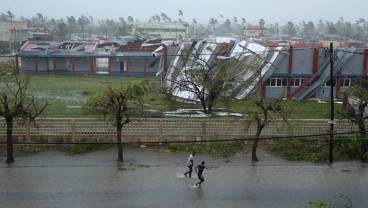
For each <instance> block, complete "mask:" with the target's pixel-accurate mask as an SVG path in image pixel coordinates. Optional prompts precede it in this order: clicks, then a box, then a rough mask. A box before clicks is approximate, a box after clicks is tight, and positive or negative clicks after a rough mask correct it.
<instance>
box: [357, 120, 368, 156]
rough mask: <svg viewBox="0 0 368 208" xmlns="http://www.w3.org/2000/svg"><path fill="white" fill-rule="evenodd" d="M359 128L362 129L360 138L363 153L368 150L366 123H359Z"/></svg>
mask: <svg viewBox="0 0 368 208" xmlns="http://www.w3.org/2000/svg"><path fill="white" fill-rule="evenodd" d="M359 130H360V140H361V144H362V150H363V153H366V152H367V151H368V141H367V140H366V139H365V137H366V128H365V123H364V122H363V124H359Z"/></svg>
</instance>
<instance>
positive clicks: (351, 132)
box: [0, 131, 368, 145]
mask: <svg viewBox="0 0 368 208" xmlns="http://www.w3.org/2000/svg"><path fill="white" fill-rule="evenodd" d="M365 132H368V131H365ZM360 133H362V132H360V131H350V132H340V133H333V134H334V135H336V136H338V135H340V136H343V135H353V134H360ZM325 136H326V137H327V136H330V133H323V134H308V135H297V136H271V137H258V138H256V137H255V136H252V137H248V138H234V139H206V140H203V141H198V140H189V141H154V142H153V141H152V142H142V141H139V142H13V144H14V145H73V144H74V145H81V144H91V145H116V144H160V145H161V144H185V143H191V144H193V143H208V142H209V143H211V142H234V141H253V140H256V139H258V140H275V139H276V140H277V139H293V138H299V139H302V138H311V137H313V138H315V137H325ZM364 139H368V138H364ZM0 144H7V142H0Z"/></svg>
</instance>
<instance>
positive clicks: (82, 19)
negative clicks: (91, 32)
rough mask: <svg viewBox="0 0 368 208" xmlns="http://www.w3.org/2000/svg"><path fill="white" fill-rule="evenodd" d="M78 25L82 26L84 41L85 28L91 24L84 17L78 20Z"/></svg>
mask: <svg viewBox="0 0 368 208" xmlns="http://www.w3.org/2000/svg"><path fill="white" fill-rule="evenodd" d="M78 24H79V25H80V26H81V29H82V40H84V26H85V25H88V24H89V19H88V18H87V17H86V16H84V15H82V16H81V17H79V18H78Z"/></svg>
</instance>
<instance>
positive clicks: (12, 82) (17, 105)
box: [0, 61, 49, 163]
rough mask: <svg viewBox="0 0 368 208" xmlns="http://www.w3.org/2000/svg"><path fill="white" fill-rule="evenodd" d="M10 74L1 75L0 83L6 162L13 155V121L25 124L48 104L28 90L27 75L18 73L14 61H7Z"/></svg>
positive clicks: (32, 119)
mask: <svg viewBox="0 0 368 208" xmlns="http://www.w3.org/2000/svg"><path fill="white" fill-rule="evenodd" d="M6 67H7V68H9V69H11V71H13V73H12V74H11V75H4V76H2V77H1V80H2V81H1V85H0V116H2V117H3V118H4V119H5V123H6V144H7V158H6V162H7V163H12V162H14V156H13V126H14V121H15V122H17V123H18V124H25V122H26V120H30V121H31V122H34V120H35V118H37V117H38V116H39V115H41V114H42V112H43V111H44V110H45V108H46V107H47V106H48V105H49V103H48V102H47V101H45V103H41V102H39V101H37V100H36V98H35V97H34V96H33V94H31V93H30V92H29V90H28V86H29V84H30V77H29V76H21V75H18V74H17V73H16V71H15V61H10V62H8V63H7V66H6Z"/></svg>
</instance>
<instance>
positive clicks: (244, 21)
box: [241, 17, 247, 27]
mask: <svg viewBox="0 0 368 208" xmlns="http://www.w3.org/2000/svg"><path fill="white" fill-rule="evenodd" d="M241 21H242V22H241V24H242V26H243V27H245V24H246V23H247V20H245V18H244V17H243V18H241Z"/></svg>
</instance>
